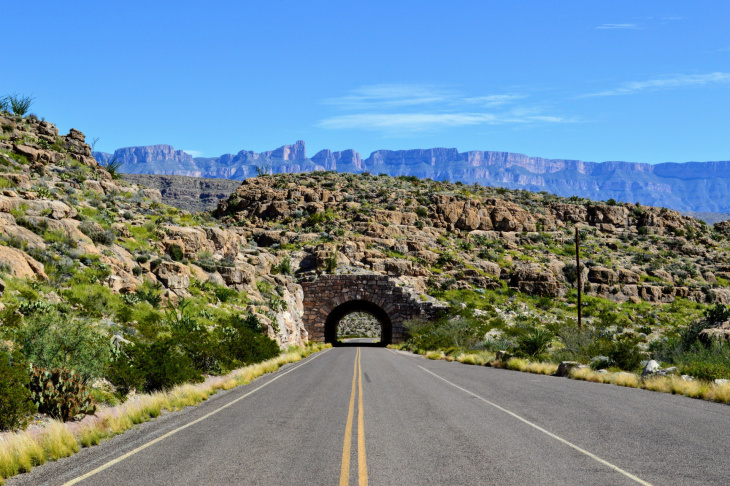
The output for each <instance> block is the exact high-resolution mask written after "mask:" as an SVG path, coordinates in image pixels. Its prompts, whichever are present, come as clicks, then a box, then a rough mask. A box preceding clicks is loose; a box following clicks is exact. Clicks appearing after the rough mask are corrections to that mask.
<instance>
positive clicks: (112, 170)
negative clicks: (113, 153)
mask: <svg viewBox="0 0 730 486" xmlns="http://www.w3.org/2000/svg"><path fill="white" fill-rule="evenodd" d="M122 165H124V162H123V161H121V160H119V158H118V157H114V158H113V159H111V160H110V161H109V162H107V163H106V164H102V167H104V168H105V169H106V171H107V172H109V175H111V176H112V179H115V180H118V179H121V178H122V175H121V174H120V173H119V169H121V168H122Z"/></svg>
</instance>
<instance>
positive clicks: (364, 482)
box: [357, 348, 368, 486]
mask: <svg viewBox="0 0 730 486" xmlns="http://www.w3.org/2000/svg"><path fill="white" fill-rule="evenodd" d="M357 351H358V354H357V369H358V372H357V386H358V393H359V396H358V402H357V470H358V472H359V473H360V486H368V461H367V458H366V457H365V418H364V414H363V407H362V366H361V365H360V357H361V356H362V355H361V354H360V348H357Z"/></svg>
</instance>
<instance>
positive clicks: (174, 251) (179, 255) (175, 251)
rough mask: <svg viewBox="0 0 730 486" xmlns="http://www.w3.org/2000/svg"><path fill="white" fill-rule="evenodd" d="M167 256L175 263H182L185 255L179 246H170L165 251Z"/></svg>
mask: <svg viewBox="0 0 730 486" xmlns="http://www.w3.org/2000/svg"><path fill="white" fill-rule="evenodd" d="M167 254H168V255H170V258H172V260H173V261H175V262H180V261H182V259H183V258H185V253H184V252H183V249H182V248H180V245H176V244H172V245H170V247H169V248H168V249H167Z"/></svg>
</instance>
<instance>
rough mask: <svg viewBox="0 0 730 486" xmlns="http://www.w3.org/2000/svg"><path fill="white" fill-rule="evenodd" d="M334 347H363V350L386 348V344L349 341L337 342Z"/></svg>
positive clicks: (360, 340) (365, 340)
mask: <svg viewBox="0 0 730 486" xmlns="http://www.w3.org/2000/svg"><path fill="white" fill-rule="evenodd" d="M332 346H334V347H336V348H339V347H343V348H346V347H361V348H384V347H385V346H386V344H385V343H384V342H373V339H366V338H363V339H347V340H345V341H337V342H335V343H332Z"/></svg>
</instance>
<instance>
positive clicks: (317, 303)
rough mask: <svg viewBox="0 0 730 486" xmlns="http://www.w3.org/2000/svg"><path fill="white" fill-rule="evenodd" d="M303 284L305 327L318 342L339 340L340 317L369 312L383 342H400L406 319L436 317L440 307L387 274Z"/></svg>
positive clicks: (325, 278)
mask: <svg viewBox="0 0 730 486" xmlns="http://www.w3.org/2000/svg"><path fill="white" fill-rule="evenodd" d="M301 285H302V289H303V290H304V316H303V321H304V327H305V329H306V330H307V332H308V333H309V339H310V340H312V341H316V342H328V343H333V344H335V343H337V324H339V322H340V320H341V319H342V318H343V317H345V316H346V315H348V314H351V313H353V312H365V313H368V314H370V315H372V316H373V317H375V319H377V320H378V322H379V323H380V326H381V334H380V336H381V337H380V344H381V345H383V346H385V345H388V344H393V343H400V342H402V341H403V339H404V337H405V328H404V324H403V323H404V322H406V321H408V320H409V319H414V318H424V319H430V318H433V317H435V315H436V313H437V312H438V310H439V308H440V306H439V305H438V304H437V303H434V302H432V301H421V300H420V299H419V298H418V295H417V294H416V293H415V292H414V291H413V290H412V289H410V288H408V287H403V286H399V285H398V283H397V282H396V281H394V280H393V279H391V278H390V277H388V276H385V275H324V276H321V277H320V278H319V279H317V280H316V281H313V282H302V284H301Z"/></svg>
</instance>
